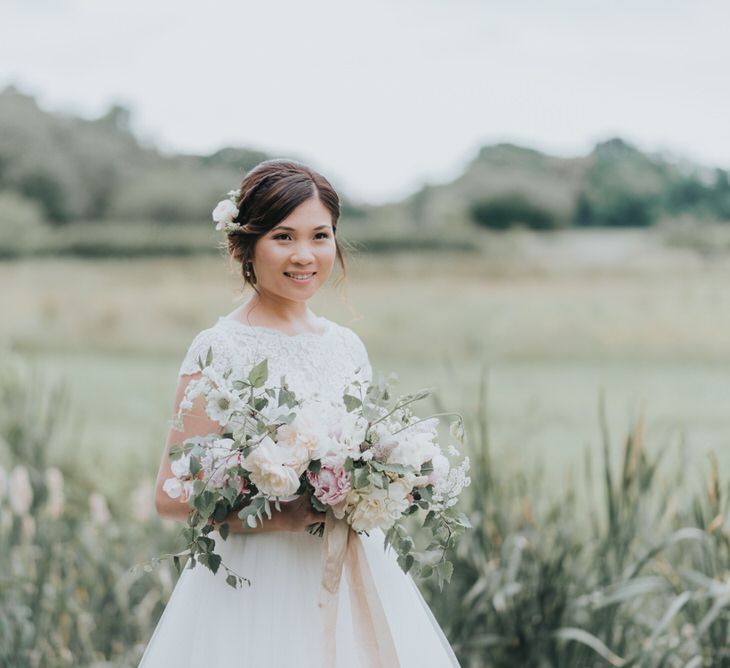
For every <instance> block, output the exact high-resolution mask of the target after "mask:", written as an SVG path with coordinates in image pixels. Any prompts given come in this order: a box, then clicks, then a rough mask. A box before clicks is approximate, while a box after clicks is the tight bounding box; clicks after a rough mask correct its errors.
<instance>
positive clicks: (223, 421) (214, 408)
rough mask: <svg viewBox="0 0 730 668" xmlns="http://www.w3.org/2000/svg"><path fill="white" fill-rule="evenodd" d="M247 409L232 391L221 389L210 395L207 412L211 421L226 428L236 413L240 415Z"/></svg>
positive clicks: (216, 389)
mask: <svg viewBox="0 0 730 668" xmlns="http://www.w3.org/2000/svg"><path fill="white" fill-rule="evenodd" d="M244 407H245V404H244V403H243V400H242V399H241V397H239V396H238V395H237V394H236V393H235V392H233V391H232V390H230V389H228V388H226V387H221V388H214V389H213V390H211V391H210V393H209V394H208V401H207V404H206V407H205V411H206V413H207V414H208V417H210V419H211V420H215V421H216V422H218V424H220V425H221V426H223V427H225V426H226V425H227V424H228V423H229V422H230V421H231V417H232V416H233V414H234V413H240V412H241V411H242V410H243V409H244Z"/></svg>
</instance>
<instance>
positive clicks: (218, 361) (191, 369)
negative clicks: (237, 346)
mask: <svg viewBox="0 0 730 668" xmlns="http://www.w3.org/2000/svg"><path fill="white" fill-rule="evenodd" d="M209 348H212V349H213V361H212V366H213V368H214V369H215V370H216V371H218V372H219V373H223V372H224V371H225V370H226V369H227V368H228V367H231V366H232V364H233V347H232V344H231V342H230V340H229V339H228V337H226V335H225V332H223V331H221V330H220V329H214V328H212V327H211V328H209V329H204V330H203V331H202V332H199V333H198V334H197V335H196V337H195V338H194V339H193V342H192V343H191V344H190V347H189V348H188V351H187V352H186V353H185V358H184V359H183V361H182V364H181V365H180V371H179V372H178V375H179V376H183V375H188V374H194V373H196V372H198V371H200V367H199V365H198V359H200V360H202V361H203V363H205V358H206V356H207V354H208V349H209Z"/></svg>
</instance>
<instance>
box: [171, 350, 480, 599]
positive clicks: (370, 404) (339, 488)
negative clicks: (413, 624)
mask: <svg viewBox="0 0 730 668" xmlns="http://www.w3.org/2000/svg"><path fill="white" fill-rule="evenodd" d="M212 355H213V352H212V349H209V350H208V354H207V357H206V360H205V361H203V360H198V364H199V367H200V370H201V377H200V378H199V379H196V380H193V381H191V382H190V383H189V385H188V387H187V390H186V393H185V397H184V399H183V401H182V402H181V403H180V407H179V411H178V414H177V416H176V419H175V423H176V425H177V426H178V428H180V429H181V428H182V416H183V414H184V413H185V412H186V411H188V410H190V408H191V407H192V400H193V399H194V398H195V397H198V396H203V397H204V398H205V403H206V413H207V415H208V417H210V418H211V419H213V420H215V421H216V422H217V423H218V424H220V425H221V426H222V428H223V433H222V434H207V435H203V436H199V437H195V438H190V439H187V440H186V441H185V442H184V443H183V444H181V445H177V446H174V447H173V448H172V449H171V451H170V457H171V459H172V463H171V469H172V473H173V476H174V477H172V478H170V479H168V480H167V481H166V482H165V484H164V487H163V489H164V491H165V492H166V493H167V494H168V495H169V496H171V497H173V498H178V499H180V500H181V501H184V502H187V503H188V504H189V506H190V512H189V515H188V521H187V526H186V527H185V529H184V537H185V540H186V542H187V547H186V550H184V551H183V552H181V553H178V554H176V555H170V556H172V557H173V559H174V561H175V564H176V566H177V568H178V570H180V569H181V561H180V557H181V556H183V555H187V556H188V560H189V563H190V566H191V567H193V566H194V565H195V564H196V563H198V562H199V563H201V564H203V565H204V566H206V567H208V568H209V569H210V570H211V571H213V572H214V573H215V572H217V571H218V569H219V567H221V566H223V568H224V569H225V570H226V571H227V572H228V576H227V582H228V583H229V584H230V585H231V586H234V587H236V586H239V585H240V584H241V583H242V582H243V581H244V580H246V578H245V577H242V576H240V575H239V574H237V573H234V572H233V571H232V570H231V569H230V568H228V566H227V565H226V564H222V560H221V557H220V555H218V554H216V552H215V540H214V538H212V537H211V536H210V533H211V532H212V531H213V530H214V529H216V528H218V531H219V534H220V536H221V538H222V539H223V540H226V539H227V537H228V535H229V529H230V527H229V526H228V523H227V522H226V521H225V519H226V518H227V517H229V515H230V514H231V513H232V512H233V513H235V514H237V516H238V517H239V518H240V520H241V521H242V522H243V523H245V524H246V525H248V526H249V527H251V528H255V527H256V526H257V525H259V524H263V522H265V521H266V519H271V517H272V505H273V506H274V507H275V508H277V509H280V505H279V503H280V501H286V500H289V499H291V498H296V497H297V496H298V495H301V494H304V493H307V492H309V494H310V495H311V502H312V505H313V506H314V508H315V509H317V510H319V511H324V512H326V511H328V510H329V511H331V512H332V513H333V514H334V516H335V517H336V518H337V519H338V520H344V521H346V522H347V523H348V524H349V525H350V527H351V528H352V529H353V530H354V531H356V532H358V533H367V532H369V531H372V530H374V529H380V530H382V531H383V532H385V544H386V546H387V545H391V546H392V547H393V548H394V549H395V551H396V553H397V554H398V563H399V564H400V566H401V568H403V570H404V571H406V572H408V571H409V570H411V569H412V568H415V570H416V571H417V573H418V574H420V575H421V576H423V577H427V576H429V575H431V574H432V573H435V574H436V575H437V577H438V579H439V583H440V584H443V582H444V581H448V580H449V578H450V575H451V564H450V563H449V562H448V561H447V560H446V557H445V553H446V550H447V548H449V547H450V546H452V545H453V540H454V537H455V536H456V534H457V533H458V531H460V530H461V529H463V528H465V527H468V526H469V523H468V521H467V519H466V517H465V516H464V515H463V514H458V513H456V512H455V511H454V506H455V504H456V502H457V500H458V496H459V494H460V493H461V490H462V489H463V488H464V487H465V486H466V485H468V484H469V478H468V476H467V472H468V468H469V460H468V458H467V457H465V458H464V459H463V460H462V461H461V463H460V464H459V465H458V466H455V467H452V465H451V463H450V461H449V459H448V457H447V456H446V455H447V454H448V455H451V456H456V455H458V454H459V453H458V450H457V449H456V447H455V446H454V445H453V444H451V445H449V446H448V448H446V450H445V451H444V450H442V448H441V447H440V446H439V444H438V429H437V428H438V424H439V420H438V418H437V417H436V416H430V417H428V418H418V417H417V416H415V415H414V413H413V411H412V408H411V406H412V404H413V403H414V402H416V401H418V400H420V399H423V398H425V397H426V396H428V394H429V391H422V392H418V393H416V394H413V395H405V396H397V397H394V396H393V395H392V392H391V389H390V385H391V381H390V379H389V381H387V382H380V383H377V384H367V386H366V385H365V384H364V383H363V382H362V381H361V380H360V379H359V378H358V377H356V378H355V379H354V380H353V381H352V383H351V384H350V385H348V386H347V387H345V388H343V394H342V402H341V403H331V402H324V401H320V400H317V399H314V398H310V399H306V400H300V399H298V398H297V397H296V395H295V393H294V392H293V391H291V390H290V389H289V388H288V386H287V384H286V379H285V378H284V377H282V378H281V382H280V383H279V385H273V384H270V383H269V382H268V365H267V360H266V359H263V360H262V361H261V362H259V363H258V364H257V365H256V366H254V367H253V368H252V369H251V371H250V373H249V374H248V375H247V376H246V377H237V376H236V375H235V374H234V372H233V370H232V369H227V370H226V371H225V372H224V373H222V374H220V373H218V372H216V371H215V370H214V368H213V366H212V364H211V363H212V359H213V357H212ZM450 434H451V436H452V437H454V439H455V440H457V441H458V442H459V443H463V440H464V429H463V421H462V419H461V417H460V416H457V420H456V421H455V422H453V423H452V424H451V429H450ZM419 512H420V515H421V516H422V522H421V529H420V530H419V531H418V534H419V537H421V538H423V537H424V536H428V537H429V538H430V540H429V541H428V544H427V546H426V548H425V549H424V550H422V551H417V550H416V544H415V541H414V538H413V537H412V536H411V535H410V532H409V529H408V526H407V521H409V520H407V518H408V517H409V516H414V518H413V519H415V517H416V514H417V513H419ZM323 529H324V527H323V525H322V524H319V525H315V526H313V527H312V529H311V530H312V533H320V534H321V533H322V531H323Z"/></svg>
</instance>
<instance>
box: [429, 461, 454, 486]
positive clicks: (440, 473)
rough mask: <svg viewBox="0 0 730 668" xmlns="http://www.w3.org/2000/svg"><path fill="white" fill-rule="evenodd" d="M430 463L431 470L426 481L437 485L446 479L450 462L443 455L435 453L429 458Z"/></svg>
mask: <svg viewBox="0 0 730 668" xmlns="http://www.w3.org/2000/svg"><path fill="white" fill-rule="evenodd" d="M431 463H432V464H433V471H432V472H431V474H430V475H429V476H428V481H429V482H430V483H431V484H433V485H438V484H439V483H440V482H442V481H444V480H445V479H446V476H448V475H449V469H450V468H451V464H450V463H449V460H448V459H446V457H444V456H443V455H436V456H435V457H434V458H433V459H432V460H431Z"/></svg>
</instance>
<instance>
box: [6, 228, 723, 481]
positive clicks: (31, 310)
mask: <svg viewBox="0 0 730 668" xmlns="http://www.w3.org/2000/svg"><path fill="white" fill-rule="evenodd" d="M573 243H575V242H573ZM564 245H566V244H564ZM594 247H595V246H594ZM594 252H595V251H594ZM655 264H656V263H655ZM728 277H730V270H729V269H728V268H727V267H726V265H725V264H723V263H714V264H703V265H689V266H688V265H687V264H685V265H684V266H679V267H676V266H672V265H671V264H670V265H668V266H663V265H661V264H659V266H658V267H657V266H651V265H650V266H649V267H646V266H643V267H638V268H637V267H636V266H634V267H632V266H627V265H626V263H623V264H618V265H617V266H608V267H606V266H603V267H601V266H600V265H599V266H598V267H596V266H593V267H591V266H588V267H580V266H578V265H577V263H575V262H572V263H566V262H563V263H560V262H556V263H554V264H553V265H552V266H543V267H542V268H540V266H539V264H538V263H536V262H534V261H533V262H531V264H530V265H529V266H528V265H527V264H526V263H525V265H523V266H520V263H519V262H513V263H512V265H511V266H509V265H506V264H505V263H504V262H502V263H501V264H500V265H496V263H490V261H489V259H488V258H487V259H486V260H485V259H484V258H483V257H481V256H478V255H477V256H475V255H469V254H454V255H449V254H444V253H440V254H437V253H431V254H428V253H424V254H420V255H413V254H410V255H402V254H395V255H388V256H371V255H365V254H361V255H355V256H354V257H352V258H351V259H350V262H349V264H348V276H347V279H346V281H345V282H341V283H339V284H338V285H337V286H334V285H333V283H334V279H335V278H336V275H333V277H332V279H330V283H329V285H328V286H327V287H326V288H325V289H324V290H323V291H322V293H320V294H318V295H317V296H316V297H315V299H314V300H313V301H312V303H311V307H312V310H313V311H314V312H315V313H318V314H321V315H324V316H326V317H328V318H330V319H332V320H335V321H337V322H339V323H341V324H344V325H346V326H349V327H351V328H352V329H353V330H354V331H356V332H357V333H358V334H359V335H360V337H361V338H362V339H363V341H364V342H365V344H366V346H367V348H368V351H369V355H370V359H371V362H372V364H373V367H374V369H375V371H376V373H377V372H378V371H382V372H384V373H389V372H396V373H397V374H398V376H399V379H400V382H401V386H402V388H403V389H404V390H410V389H416V388H420V387H427V386H428V387H434V388H435V390H436V392H437V394H438V395H439V397H440V399H441V401H442V403H444V404H445V405H448V406H449V407H452V408H453V410H459V411H462V412H465V413H473V412H474V411H475V409H476V406H475V395H476V388H477V385H478V382H479V378H480V377H481V375H482V373H486V374H487V378H488V409H489V413H490V421H491V428H492V430H493V436H494V437H493V441H494V448H495V452H494V455H495V456H496V457H498V458H499V461H500V464H501V465H502V466H504V467H506V468H507V469H524V468H525V467H528V468H529V467H535V468H537V469H543V468H544V469H545V470H546V471H547V472H548V473H549V474H550V476H551V477H552V476H554V477H555V480H556V482H560V481H562V480H563V478H564V477H565V476H566V475H567V474H568V473H569V472H571V471H572V472H573V473H574V474H575V473H578V472H579V470H581V469H582V467H583V461H582V457H583V454H584V452H585V451H586V448H588V449H589V450H591V449H593V450H595V448H596V447H597V446H598V443H599V436H600V433H599V429H598V401H599V396H601V395H603V396H604V398H605V402H606V410H607V413H608V419H609V426H610V428H611V430H612V432H613V433H615V434H617V435H618V434H621V433H624V432H625V431H626V429H627V428H628V425H629V424H630V422H631V420H632V419H633V418H634V417H635V416H636V414H637V411H638V410H639V409H640V407H641V406H642V405H643V406H644V409H645V411H646V417H647V433H648V442H649V444H650V445H651V444H653V443H655V442H656V443H661V444H667V443H670V442H671V443H677V444H679V443H681V442H683V443H685V444H686V446H687V448H688V451H689V456H690V457H691V460H692V466H690V467H689V468H686V467H685V463H684V462H681V463H680V462H678V465H680V464H681V465H682V466H683V467H685V468H686V470H687V472H688V473H689V474H692V473H693V472H694V468H693V467H696V466H699V467H702V466H703V465H704V464H705V460H706V452H707V451H708V450H714V451H716V452H717V453H718V455H719V457H720V462H721V465H722V466H723V467H730V454H726V453H728V452H730V451H729V450H728V448H726V447H725V445H726V441H727V437H728V434H730V412H728V410H727V397H728V396H729V394H730V393H729V392H728V390H730V379H729V378H728V376H727V374H726V373H725V368H726V367H725V364H726V363H727V361H730V338H729V337H728V336H727V334H726V333H727V332H728V331H730V289H729V288H728ZM0 281H2V285H4V286H10V289H6V290H3V291H2V294H0V309H2V313H5V314H7V315H9V317H6V318H4V319H3V323H2V325H0V345H3V346H4V347H5V348H6V349H7V350H10V351H13V352H16V353H18V354H20V355H21V356H23V357H24V358H26V359H28V360H30V361H31V362H32V363H34V364H35V365H36V366H37V367H38V369H39V371H42V372H43V373H46V374H49V377H51V378H63V379H65V380H66V381H67V382H68V384H69V390H70V394H71V397H72V405H73V406H74V407H75V413H76V414H77V417H78V419H79V428H80V429H81V430H82V433H83V434H84V438H82V439H80V442H79V444H78V447H79V448H83V449H84V452H83V455H84V460H85V461H88V462H90V463H91V464H92V466H93V470H98V468H97V467H98V466H102V467H104V468H108V470H110V471H112V470H119V469H118V468H117V467H118V466H119V465H120V464H122V465H123V466H128V467H130V469H131V470H130V471H129V473H130V475H148V476H149V475H154V473H155V472H156V466H157V463H158V461H159V456H160V453H161V448H162V444H163V443H164V438H165V434H166V428H167V423H166V421H167V419H168V417H169V413H170V410H171V404H172V397H173V395H174V390H175V386H176V382H177V378H176V376H177V369H178V366H179V364H180V361H181V359H182V356H183V354H184V351H185V349H186V347H187V345H188V344H189V343H190V341H191V340H192V338H193V336H194V335H195V334H196V333H197V332H198V331H200V330H201V329H203V328H205V327H208V326H210V325H212V324H213V322H214V321H215V319H216V318H217V317H218V316H219V315H224V314H227V313H229V312H230V311H232V310H233V309H234V308H235V307H236V306H237V305H238V304H239V303H240V302H241V300H242V299H245V298H247V296H244V297H241V296H240V295H239V294H238V277H237V276H236V275H235V273H234V270H233V269H232V268H231V267H230V266H229V265H228V263H227V261H226V260H225V259H223V258H217V257H202V258H201V257H193V258H174V259H173V258H162V259H125V260H67V259H35V260H33V259H29V260H19V261H15V262H5V263H2V264H0ZM576 466H578V467H579V468H578V469H577V470H576Z"/></svg>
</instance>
